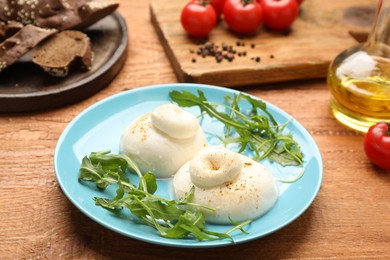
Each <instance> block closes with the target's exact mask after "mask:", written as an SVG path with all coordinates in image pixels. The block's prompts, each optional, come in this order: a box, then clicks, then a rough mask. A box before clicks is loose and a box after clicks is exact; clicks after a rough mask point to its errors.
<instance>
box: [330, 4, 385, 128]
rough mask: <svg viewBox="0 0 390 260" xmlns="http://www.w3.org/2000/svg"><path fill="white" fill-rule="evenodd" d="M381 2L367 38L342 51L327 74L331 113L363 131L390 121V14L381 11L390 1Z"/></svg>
mask: <svg viewBox="0 0 390 260" xmlns="http://www.w3.org/2000/svg"><path fill="white" fill-rule="evenodd" d="M379 2H380V4H379V8H378V13H377V17H376V21H375V24H374V26H373V29H372V30H371V33H370V35H369V38H368V41H367V42H366V43H364V44H360V45H357V46H354V47H352V48H350V49H347V50H345V51H343V52H342V53H340V54H339V55H338V56H337V57H336V58H335V60H334V61H333V63H332V64H331V66H330V68H329V71H328V76H327V84H328V86H329V89H330V91H331V94H332V96H333V99H332V101H331V104H330V108H331V112H332V114H333V115H334V117H335V118H336V119H337V120H338V121H339V122H340V123H342V124H343V125H345V126H347V127H349V128H352V129H354V130H357V131H360V132H366V131H367V129H368V128H369V127H370V126H371V125H373V124H374V123H376V122H379V121H390V46H389V45H388V44H389V39H390V38H389V35H390V33H389V32H390V13H389V11H388V10H382V9H383V8H385V7H386V3H388V4H387V9H389V8H390V0H380V1H379ZM380 22H382V23H384V24H383V25H381V24H378V23H380ZM381 26H382V27H381ZM379 29H381V30H379Z"/></svg>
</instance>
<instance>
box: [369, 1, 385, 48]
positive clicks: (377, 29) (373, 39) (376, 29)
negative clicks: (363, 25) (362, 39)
mask: <svg viewBox="0 0 390 260" xmlns="http://www.w3.org/2000/svg"><path fill="white" fill-rule="evenodd" d="M367 44H368V46H373V47H375V48H376V47H378V45H380V46H382V45H387V47H389V48H390V0H378V6H377V10H376V15H375V18H374V21H373V24H372V27H371V31H370V34H369V35H368V39H367Z"/></svg>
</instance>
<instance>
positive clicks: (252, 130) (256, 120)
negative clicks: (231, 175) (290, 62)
mask: <svg viewBox="0 0 390 260" xmlns="http://www.w3.org/2000/svg"><path fill="white" fill-rule="evenodd" d="M197 94H198V95H196V94H194V93H192V92H190V91H187V90H183V91H181V92H180V91H176V90H174V91H171V92H170V93H169V96H170V98H171V99H172V101H174V102H176V103H177V104H178V105H179V106H181V107H194V106H197V107H199V109H200V111H201V114H202V115H204V114H207V115H208V116H210V117H211V118H214V119H217V120H218V121H220V122H221V123H223V124H224V126H225V132H224V136H222V137H220V139H221V141H222V142H223V143H224V144H225V145H227V144H232V143H237V144H239V148H240V149H239V151H238V152H239V153H242V152H243V151H244V150H246V149H247V148H249V149H250V150H251V151H253V152H254V154H255V155H254V157H253V159H254V160H256V161H260V160H263V159H265V158H268V160H270V161H272V162H276V163H278V164H280V165H282V166H301V167H302V172H301V174H299V176H298V177H297V178H296V179H294V180H289V181H285V182H294V181H297V180H298V179H300V178H301V177H302V176H303V173H304V169H303V153H302V151H301V149H300V147H299V144H298V143H297V142H296V141H295V140H294V138H293V136H292V135H291V134H284V129H285V127H286V125H287V123H288V122H287V123H285V124H278V123H277V121H276V120H275V118H274V117H273V115H272V114H271V113H270V112H269V111H268V110H267V105H266V103H265V102H263V101H261V100H259V99H254V98H252V97H250V96H249V95H245V94H243V93H239V94H234V95H233V97H231V96H228V95H227V96H225V101H226V104H222V103H217V102H209V101H208V100H207V98H206V97H205V95H204V93H203V91H201V90H197ZM241 102H247V103H248V104H249V107H250V109H241V107H245V106H240V105H239V103H241ZM246 107H248V106H246Z"/></svg>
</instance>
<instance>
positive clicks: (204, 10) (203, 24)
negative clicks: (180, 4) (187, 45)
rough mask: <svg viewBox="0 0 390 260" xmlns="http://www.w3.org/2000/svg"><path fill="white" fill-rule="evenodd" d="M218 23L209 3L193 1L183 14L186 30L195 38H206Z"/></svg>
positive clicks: (182, 22) (184, 9)
mask: <svg viewBox="0 0 390 260" xmlns="http://www.w3.org/2000/svg"><path fill="white" fill-rule="evenodd" d="M216 23H217V15H216V13H215V10H214V7H213V6H211V5H210V4H209V2H208V1H200V0H199V1H191V2H189V3H188V4H187V5H186V6H185V7H184V8H183V10H182V12H181V24H182V26H183V28H184V30H185V31H186V32H187V33H188V34H190V35H192V36H194V37H198V38H203V37H206V36H207V35H208V34H209V33H210V32H211V30H212V29H213V28H214V26H215V24H216Z"/></svg>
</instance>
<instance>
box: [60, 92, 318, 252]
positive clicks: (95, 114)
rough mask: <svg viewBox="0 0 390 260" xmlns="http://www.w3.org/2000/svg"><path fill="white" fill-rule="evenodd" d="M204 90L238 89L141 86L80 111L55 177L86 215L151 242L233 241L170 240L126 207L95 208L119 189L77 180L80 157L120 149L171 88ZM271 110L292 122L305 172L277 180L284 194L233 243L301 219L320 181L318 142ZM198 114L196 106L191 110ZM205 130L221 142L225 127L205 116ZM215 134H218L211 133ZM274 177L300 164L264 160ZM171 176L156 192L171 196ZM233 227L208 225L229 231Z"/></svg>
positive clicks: (212, 97)
mask: <svg viewBox="0 0 390 260" xmlns="http://www.w3.org/2000/svg"><path fill="white" fill-rule="evenodd" d="M183 89H185V90H189V91H192V92H196V90H197V89H200V90H202V91H203V92H204V93H205V95H206V97H207V99H208V100H209V101H216V102H221V103H223V102H224V96H225V95H227V94H228V95H233V94H234V93H238V92H237V91H235V90H231V89H226V88H221V87H215V86H207V85H197V84H167V85H156V86H150V87H143V88H137V89H134V90H129V91H126V92H123V93H119V94H117V95H114V96H112V97H109V98H107V99H105V100H102V101H100V102H98V103H96V104H94V105H93V106H91V107H89V108H88V109H86V110H85V111H84V112H82V113H81V114H80V115H78V116H77V117H76V118H75V119H74V120H73V121H72V122H71V123H70V124H69V125H68V126H67V128H66V129H65V130H64V132H63V133H62V135H61V137H60V139H59V140H58V143H57V146H56V150H55V155H54V166H55V172H56V177H57V180H58V183H59V185H60V186H61V188H62V190H63V192H64V193H65V195H66V196H67V197H68V198H69V200H70V201H71V202H72V203H73V204H74V205H75V206H76V207H77V208H79V209H80V210H81V211H82V212H83V213H84V214H86V215H87V216H88V217H90V218H91V219H93V220H94V221H96V222H98V223H99V224H101V225H103V226H105V227H107V228H109V229H111V230H113V231H115V232H118V233H120V234H123V235H125V236H128V237H131V238H134V239H139V240H142V241H145V242H149V243H155V244H159V245H165V246H175V247H216V246H227V245H232V242H231V241H229V240H219V241H205V242H200V241H197V240H195V239H192V238H187V239H167V238H163V237H161V236H159V234H158V233H157V232H156V231H155V230H154V229H153V228H152V227H149V226H147V225H144V224H142V223H140V222H139V221H137V220H136V219H135V218H134V217H133V216H132V214H131V213H130V212H129V211H128V210H126V209H124V210H122V211H121V212H120V213H118V214H114V213H112V212H110V211H107V210H105V209H103V208H101V207H98V206H95V203H94V201H93V199H92V198H93V197H108V198H109V197H114V196H115V187H109V188H108V189H107V190H105V191H103V192H101V191H99V190H98V189H96V188H95V186H94V184H92V183H83V182H78V174H79V167H80V163H81V160H82V158H83V157H84V156H85V155H89V154H90V153H91V152H93V151H102V150H107V149H111V151H112V152H113V153H118V146H119V138H120V136H121V134H122V132H123V131H124V129H125V128H126V127H127V126H128V125H129V124H130V122H132V121H133V120H134V119H135V118H136V117H138V116H140V115H141V114H144V113H147V112H150V111H152V110H153V109H154V108H156V107H157V106H159V105H162V104H164V103H168V102H170V98H169V92H170V91H172V90H183ZM267 106H268V110H269V111H270V112H271V113H272V114H273V115H274V117H275V119H276V120H277V121H278V122H279V123H284V122H287V121H289V123H288V125H287V128H286V131H287V132H288V133H291V134H293V136H294V138H295V139H296V140H297V141H298V143H299V144H300V145H301V149H302V151H303V153H304V155H305V160H304V165H305V171H306V173H305V175H304V176H303V177H302V178H301V179H300V180H299V181H297V182H295V183H292V184H286V183H281V182H280V183H278V185H279V189H280V197H279V199H278V201H277V203H276V205H275V206H274V207H273V208H272V209H271V211H269V212H268V213H267V214H266V215H264V216H263V217H261V218H259V219H257V220H255V221H253V223H252V224H250V225H249V226H248V227H247V231H248V232H249V234H242V233H240V232H239V231H236V233H233V234H232V235H233V238H234V241H235V243H236V244H237V243H243V242H248V241H251V240H253V239H257V238H260V237H262V236H265V235H268V234H270V233H272V232H275V231H277V230H278V229H280V228H282V227H284V226H286V225H288V224H289V223H291V222H292V221H294V220H295V219H296V218H297V217H299V216H300V215H301V214H302V213H303V212H304V211H305V210H306V209H307V208H308V207H309V206H310V204H311V203H312V202H313V200H314V198H315V197H316V195H317V193H318V191H319V189H320V186H321V181H322V171H323V166H322V159H321V155H320V152H319V150H318V147H317V145H316V143H315V142H314V140H313V138H312V137H311V136H310V134H309V133H308V132H307V131H306V129H305V128H304V127H303V126H302V125H301V124H299V123H298V122H297V121H296V120H294V119H293V118H292V117H291V116H290V115H288V114H287V113H285V112H284V111H282V110H281V109H279V108H277V107H275V106H273V105H272V104H269V103H267ZM188 110H189V111H190V112H192V113H193V114H195V115H199V109H198V108H193V109H192V108H191V109H188ZM202 128H203V129H204V131H205V132H206V135H207V136H208V139H209V142H210V143H211V144H217V143H218V139H217V138H215V136H214V134H215V133H222V129H223V126H222V125H221V124H219V123H218V122H216V121H214V120H211V119H209V118H205V119H204V120H203V121H202ZM211 133H214V134H211ZM262 163H264V164H265V165H266V166H267V167H268V168H269V169H270V170H271V172H272V173H273V174H274V176H275V177H276V178H279V179H288V178H293V177H294V176H296V175H297V174H299V171H300V170H301V168H299V167H281V166H278V165H276V164H273V163H269V162H268V161H267V160H265V161H263V162H262ZM169 185H170V180H158V187H159V189H158V192H157V194H158V195H161V196H164V197H166V198H169V197H170V193H169V187H170V186H169ZM230 227H231V226H225V225H208V229H210V230H212V231H216V232H225V231H226V230H228V229H229V228H230Z"/></svg>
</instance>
